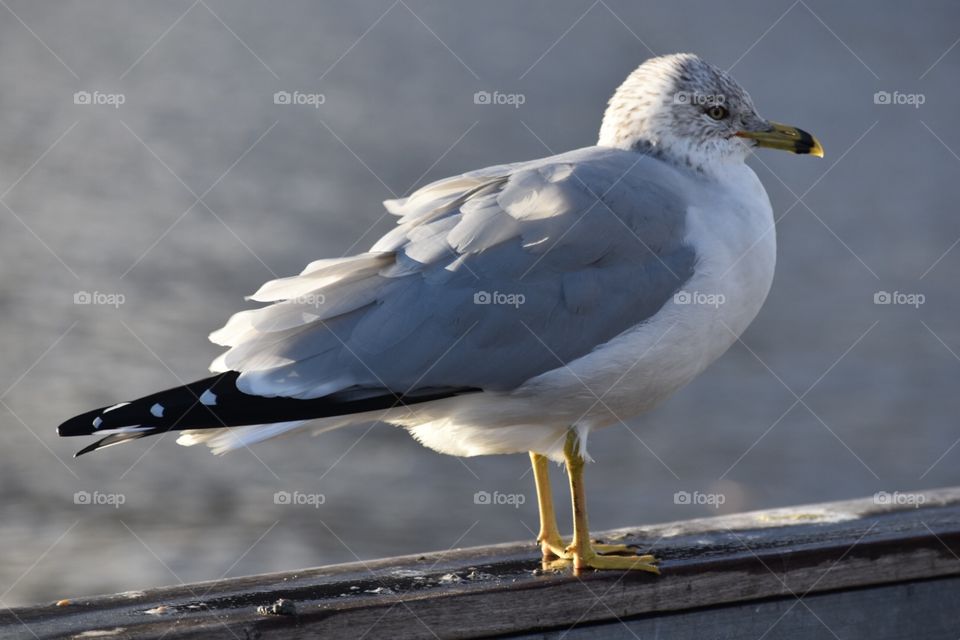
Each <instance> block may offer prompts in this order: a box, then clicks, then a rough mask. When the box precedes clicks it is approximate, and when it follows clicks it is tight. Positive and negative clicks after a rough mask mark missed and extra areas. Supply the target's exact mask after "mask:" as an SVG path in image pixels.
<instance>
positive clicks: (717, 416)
mask: <svg viewBox="0 0 960 640" xmlns="http://www.w3.org/2000/svg"><path fill="white" fill-rule="evenodd" d="M14 14H15V15H14ZM958 17H960V8H958V7H957V6H956V4H955V3H951V2H947V1H944V2H923V3H921V5H916V4H914V5H913V6H908V4H907V3H894V2H875V3H869V5H856V4H854V3H837V2H827V1H825V0H824V1H820V0H806V1H804V2H795V3H792V4H791V3H790V2H760V1H757V2H723V3H717V2H682V3H677V2H671V3H667V2H662V3H656V4H655V3H652V2H634V1H620V0H607V1H606V2H596V3H593V4H591V3H589V2H547V1H545V0H544V1H539V2H533V1H526V0H524V1H517V2H483V3H479V2H439V1H431V2H424V1H420V0H405V1H404V2H393V3H392V0H384V1H370V2H351V3H346V2H336V3H319V2H292V1H291V2H283V3H267V2H226V1H224V0H203V1H202V2H197V3H191V2H190V1H189V0H185V1H182V2H180V1H178V2H164V3H157V2H146V1H145V0H143V1H138V2H133V1H130V0H123V1H122V2H119V1H118V2H107V1H103V2H96V3H90V2H79V1H78V2H45V3H42V4H41V3H34V2H28V1H27V0H5V1H4V2H0V203H2V204H0V229H2V233H0V251H2V253H0V255H2V273H3V276H2V278H0V309H2V313H3V316H2V317H3V331H2V333H0V353H2V355H3V366H2V367H0V394H2V395H0V400H2V404H0V456H2V464H0V543H2V546H0V548H2V549H3V552H2V553H3V555H2V562H0V596H2V597H0V602H2V604H6V605H13V604H18V603H25V602H30V601H37V600H50V599H54V598H60V597H67V596H76V595H80V594H90V593H97V592H108V591H117V590H125V589H137V588H143V587H147V586H151V585H160V584H171V583H177V582H179V581H181V580H183V581H193V580H201V579H213V578H217V577H220V576H223V575H241V574H250V573H256V572H266V571H274V570H281V569H294V568H299V567H303V566H313V565H319V564H324V563H331V562H342V561H350V560H354V559H356V558H357V557H359V558H373V557H378V556H383V555H389V554H400V553H415V552H418V551H423V550H428V549H445V548H448V547H451V546H466V545H475V544H483V543H491V542H500V541H509V540H516V539H531V538H532V530H534V529H536V526H537V519H536V508H535V504H534V494H533V490H532V482H531V478H530V477H529V474H528V473H527V460H526V458H525V457H523V456H511V457H503V456H501V457H489V458H482V459H480V458H475V459H469V460H458V459H456V458H451V457H445V456H441V455H438V454H435V453H433V452H431V451H428V450H426V449H423V448H422V447H420V446H419V445H418V444H417V443H416V442H414V441H413V440H412V439H410V438H409V437H408V436H407V435H406V434H405V433H404V432H402V431H399V430H395V429H392V428H390V427H386V426H382V425H381V426H377V427H374V428H372V429H369V430H368V429H367V428H366V427H361V428H356V429H348V430H341V431H338V432H334V433H330V434H328V435H325V436H323V437H320V438H315V439H314V438H310V437H307V436H300V437H298V438H296V439H281V440H278V441H273V442H268V443H265V444H262V445H259V446H256V447H254V448H253V450H252V451H240V452H237V453H234V454H231V455H227V456H224V457H214V456H211V455H210V454H209V453H208V451H207V450H206V449H204V448H193V449H184V448H180V447H177V446H176V445H174V442H173V440H174V439H173V438H172V437H170V438H164V439H162V440H159V441H157V440H156V439H154V440H151V441H146V440H145V441H141V442H138V443H135V444H133V445H128V446H124V447H120V448H115V449H110V450H108V451H106V452H103V453H100V454H97V455H94V456H91V457H86V458H81V459H79V460H73V459H71V457H70V456H71V454H72V453H73V452H74V451H75V450H76V449H78V448H79V447H80V446H82V444H83V442H82V441H80V440H69V441H68V440H59V439H57V438H56V436H55V434H54V428H55V426H56V425H57V424H58V423H59V422H60V421H62V420H63V419H65V418H67V417H69V416H71V415H73V414H75V413H78V412H81V411H86V410H88V409H90V408H93V407H95V406H99V405H104V404H110V403H113V402H116V401H118V400H122V399H127V398H131V397H136V396H139V395H142V394H144V393H147V392H151V391H154V390H157V389H160V388H166V387H169V386H173V385H175V384H178V383H179V382H180V381H186V380H191V379H194V378H197V377H200V376H202V375H204V374H205V372H206V366H207V364H208V362H209V361H210V360H211V359H212V358H213V357H214V356H216V355H217V353H218V350H217V349H216V348H215V347H214V346H213V345H211V344H209V343H208V342H207V340H206V335H207V333H208V332H209V331H211V330H213V329H215V328H217V327H219V326H220V325H221V324H222V322H223V321H224V320H225V319H226V318H227V317H228V315H229V314H230V313H232V312H233V311H236V310H239V309H242V308H246V307H247V306H248V305H246V304H245V303H244V302H243V300H242V296H243V295H245V294H249V293H251V292H253V291H254V290H255V289H256V288H257V287H258V286H259V284H260V283H261V282H262V281H264V280H266V279H269V278H271V277H273V276H274V275H289V274H291V273H295V272H297V271H299V270H300V268H301V267H302V266H303V265H304V264H305V263H306V262H308V261H310V260H312V259H315V258H318V257H335V256H339V255H342V254H344V253H347V252H351V251H358V250H362V249H365V248H367V247H368V246H369V245H371V244H372V243H373V241H374V240H375V239H376V237H378V236H379V235H380V234H382V233H383V232H385V231H387V230H388V229H389V228H390V226H391V224H392V222H393V221H392V220H391V219H388V218H387V217H385V216H384V212H383V210H382V208H381V207H380V204H379V203H380V201H381V200H383V199H384V198H388V197H392V196H393V195H403V194H405V193H408V192H409V191H410V190H411V189H412V188H415V187H417V186H419V185H422V184H424V183H426V182H427V181H430V180H433V179H437V178H441V177H444V176H446V175H449V174H452V173H457V172H461V171H464V170H469V169H473V168H477V167H481V166H485V165H489V164H496V163H501V162H505V161H515V160H521V159H527V158H533V157H538V156H542V155H546V154H548V153H549V151H548V149H549V150H553V151H562V150H566V149H570V148H575V147H580V146H585V145H589V144H592V143H593V142H594V141H595V139H596V132H597V129H598V127H599V123H600V116H601V114H602V112H603V108H604V105H605V101H606V99H607V98H608V96H609V95H610V93H611V92H612V91H613V89H614V88H615V87H616V86H617V84H618V83H619V82H620V81H621V80H622V79H623V78H624V77H625V76H626V75H627V74H628V73H629V72H630V71H631V70H632V69H633V68H634V67H635V66H636V65H637V64H639V63H640V62H642V61H643V60H644V59H645V58H647V57H649V56H650V55H651V50H652V51H653V52H656V53H658V54H659V53H669V52H675V51H684V50H692V51H695V52H697V53H699V54H701V55H702V56H704V57H705V58H707V59H708V60H710V61H712V62H714V63H715V64H717V65H720V66H722V67H724V68H728V67H731V66H732V67H733V74H734V75H735V77H736V78H737V79H738V80H739V81H740V82H741V83H742V84H743V85H744V86H745V87H746V88H747V89H748V90H749V91H750V92H751V94H752V95H753V97H754V100H755V102H756V104H757V105H758V107H759V108H760V110H761V113H762V114H763V115H765V116H767V117H770V118H773V119H776V120H780V121H783V122H788V123H791V124H796V125H798V126H801V127H803V128H805V129H808V130H810V131H812V132H814V133H815V134H817V136H818V137H819V138H820V139H821V140H822V141H823V143H824V146H825V148H826V151H827V157H826V158H825V159H824V160H819V161H818V160H815V159H812V158H807V157H797V156H790V155H787V154H780V153H773V152H763V153H762V155H760V156H758V157H756V158H754V159H752V160H751V161H750V162H751V164H752V165H753V166H754V167H755V169H756V170H757V173H758V174H759V175H760V177H761V179H762V180H763V182H764V183H765V185H766V186H767V189H768V191H769V193H770V197H771V199H772V201H773V206H774V211H775V213H776V215H777V216H778V217H781V218H782V219H781V220H780V221H779V223H778V235H779V241H780V256H779V264H778V269H777V276H776V280H775V282H774V286H773V291H772V293H771V295H770V298H769V300H768V302H767V304H766V306H765V307H764V309H763V311H762V312H761V313H760V316H759V317H758V318H757V320H756V321H755V322H754V324H753V325H752V326H751V328H750V329H749V330H748V331H747V333H746V334H745V335H744V337H743V342H744V344H738V345H736V346H734V347H733V348H732V349H731V350H730V352H729V353H728V354H727V355H726V356H724V357H723V358H722V359H721V360H720V361H719V362H717V363H716V364H715V365H714V366H713V367H712V368H711V369H709V371H708V372H707V373H705V374H704V375H703V376H702V377H700V378H699V379H698V380H697V381H695V382H694V383H693V384H691V385H690V386H689V387H687V388H686V389H684V390H683V391H682V392H680V393H678V394H677V395H676V396H675V397H673V398H672V399H671V400H669V401H668V402H667V403H666V404H664V405H663V406H662V407H660V408H659V409H657V410H656V411H654V412H652V413H650V414H648V415H646V416H643V417H641V418H639V419H636V420H634V421H632V422H631V423H630V430H628V429H626V428H623V427H617V428H612V429H610V430H609V431H606V432H602V433H599V434H595V435H594V437H593V438H592V441H591V452H592V454H593V455H594V457H595V458H596V459H597V464H595V465H592V466H590V467H589V469H588V483H589V484H588V487H589V499H590V516H591V519H592V524H593V526H594V527H595V528H597V529H601V528H604V527H614V526H626V525H632V524H639V523H644V522H655V521H663V520H668V519H681V518H688V517H694V516H699V515H704V514H708V513H713V512H714V509H713V508H712V507H709V506H703V505H701V506H691V505H682V504H675V501H674V493H675V492H676V491H678V490H686V491H700V492H704V493H708V492H713V493H721V494H722V495H723V496H724V497H725V503H724V504H723V506H722V507H721V510H722V511H731V510H741V509H748V508H762V507H771V506H779V505H790V504H797V503H804V502H813V501H822V500H831V499H839V498H847V497H856V496H864V495H870V494H872V493H873V492H875V491H879V490H887V491H892V490H894V489H901V490H909V489H916V488H921V487H935V486H944V485H951V484H957V483H958V482H960V472H958V471H957V464H958V462H960V450H950V449H951V447H952V446H953V445H954V444H955V443H956V440H957V438H958V437H960V428H958V425H957V423H956V416H957V415H958V409H960V394H958V393H957V391H956V386H957V380H958V374H960V361H958V358H957V355H956V354H957V353H958V352H960V326H958V323H957V321H956V318H957V317H958V313H957V312H958V308H957V307H958V295H957V292H956V277H955V273H956V270H957V267H958V264H960V249H957V250H953V251H951V249H952V248H953V246H954V244H955V243H956V241H957V240H958V238H960V218H958V216H957V215H956V211H957V204H956V203H957V195H958V194H960V179H958V178H960V157H958V156H957V151H958V150H960V130H958V128H957V127H956V105H957V103H958V92H960V86H958V84H957V82H956V78H957V76H958V72H960V47H957V48H955V49H954V48H953V46H954V45H956V44H957V39H958V37H960V20H958ZM21 20H22V22H21ZM81 90H86V91H100V92H105V93H111V92H119V93H122V94H123V95H124V97H125V99H126V102H125V104H123V105H122V106H121V107H120V108H119V109H114V108H112V107H110V106H96V105H76V104H74V103H73V99H72V96H73V93H74V92H75V91H81ZM279 90H287V91H295V90H297V91H302V92H308V93H313V92H319V93H323V94H324V96H325V98H326V103H325V104H324V105H322V107H321V108H319V109H314V108H312V107H309V106H289V105H275V104H274V103H273V93H274V92H275V91H279ZM479 90H486V91H493V90H498V91H501V92H505V93H521V94H523V96H524V97H525V104H523V106H522V107H520V108H519V109H514V108H512V107H509V106H492V105H475V104H474V101H473V94H474V93H475V92H476V91H479ZM877 91H889V92H893V91H899V92H900V93H902V94H916V93H919V94H922V95H923V97H924V99H925V102H924V104H923V105H921V106H920V107H919V108H915V107H913V106H909V105H892V104H887V105H884V104H875V102H874V93H875V92H877ZM194 194H195V195H194ZM196 196H202V203H198V202H196ZM800 196H802V200H801V201H799V202H798V197H800ZM934 265H935V266H934ZM881 290H884V291H900V292H907V293H922V294H924V295H925V297H926V301H925V304H923V305H922V306H921V307H919V308H918V309H917V308H913V307H909V306H903V305H883V306H881V305H875V304H874V303H873V297H874V293H875V292H877V291H881ZM78 291H90V292H93V291H98V292H101V293H120V294H123V295H124V296H125V302H124V304H123V305H122V306H120V307H119V308H118V309H114V308H113V307H109V306H102V305H100V306H98V305H75V304H74V303H73V297H74V294H75V293H76V292H78ZM745 345H746V346H745ZM811 386H812V389H811ZM798 397H799V398H801V399H802V400H801V401H799V402H798ZM554 481H555V485H556V486H557V490H558V491H559V495H560V496H564V495H565V493H563V492H562V491H560V490H561V489H562V487H561V486H560V484H561V482H562V481H563V480H562V475H561V474H559V473H556V472H555V473H554ZM76 491H89V492H94V491H98V492H101V493H102V494H122V495H123V498H124V500H125V503H124V504H123V505H122V506H121V507H120V508H114V507H111V506H108V505H99V506H96V505H82V504H75V503H74V493H75V492H76ZM276 491H291V492H292V491H300V492H303V493H322V494H323V495H324V496H325V498H326V502H325V504H324V505H322V506H321V507H320V508H319V509H314V508H311V507H309V506H290V505H277V504H275V503H274V499H273V496H274V492H276ZM477 491H489V492H493V491H499V492H501V493H504V494H520V495H523V496H524V498H525V500H526V502H525V504H523V505H521V506H520V507H519V508H514V507H512V506H507V505H501V506H492V505H476V504H474V499H473V497H474V493H475V492H477ZM564 499H565V498H564ZM561 501H562V500H561ZM561 518H562V520H561V522H562V523H563V526H562V528H563V529H564V530H566V529H568V526H567V525H566V522H567V521H566V518H567V510H566V509H562V510H561Z"/></svg>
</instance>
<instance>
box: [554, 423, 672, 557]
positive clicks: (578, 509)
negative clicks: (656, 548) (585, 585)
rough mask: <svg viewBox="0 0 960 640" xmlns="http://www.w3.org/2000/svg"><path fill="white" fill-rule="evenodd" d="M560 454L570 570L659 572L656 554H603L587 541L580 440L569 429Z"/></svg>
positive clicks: (588, 531) (587, 532)
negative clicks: (569, 507) (566, 490)
mask: <svg viewBox="0 0 960 640" xmlns="http://www.w3.org/2000/svg"><path fill="white" fill-rule="evenodd" d="M563 455H564V459H565V461H566V465H567V475H568V476H569V478H570V498H571V500H572V502H573V542H572V543H571V544H570V546H569V547H567V552H568V554H569V556H572V558H573V570H574V572H575V573H579V572H580V571H582V570H583V569H587V568H590V569H615V570H639V571H649V572H651V573H657V574H659V573H660V569H658V568H657V565H656V562H657V560H656V558H654V557H653V556H651V555H632V556H603V555H600V554H598V553H597V549H596V548H595V547H594V545H593V544H592V543H591V542H590V526H589V524H588V523H587V501H586V494H585V492H584V488H583V467H584V461H583V456H582V455H580V441H579V439H578V438H577V435H576V433H575V432H574V431H573V430H572V429H571V430H570V432H569V433H568V434H567V440H566V443H564V447H563ZM618 546H619V545H618Z"/></svg>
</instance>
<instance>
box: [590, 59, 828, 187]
mask: <svg viewBox="0 0 960 640" xmlns="http://www.w3.org/2000/svg"><path fill="white" fill-rule="evenodd" d="M597 144H599V145H600V146H608V147H616V148H620V149H634V150H639V151H649V152H651V153H654V154H657V155H660V156H663V157H666V158H669V159H670V160H672V161H674V162H679V163H681V164H686V165H689V166H692V167H694V168H698V169H700V168H706V167H709V166H711V165H713V164H715V163H717V162H729V161H734V162H742V161H743V160H744V159H745V158H746V157H747V156H748V155H749V153H750V151H751V149H752V148H753V147H769V148H772V149H782V150H785V151H792V152H793V153H808V154H811V155H815V156H819V157H823V148H822V147H821V146H820V143H819V142H818V141H817V139H816V138H814V137H813V136H812V135H810V134H809V133H807V132H805V131H802V130H800V129H797V128H796V127H791V126H787V125H782V124H779V123H776V122H772V121H770V120H766V119H764V118H762V117H760V115H759V114H757V111H756V109H755V108H754V106H753V101H752V100H751V99H750V95H749V94H748V93H747V92H746V91H745V90H744V89H743V87H741V86H740V85H739V84H737V82H736V81H735V80H734V79H733V78H731V77H730V75H729V74H727V73H726V72H724V71H722V70H720V69H718V68H717V67H715V66H713V65H711V64H709V63H707V62H704V61H703V60H701V59H700V58H699V57H698V56H696V55H693V54H689V53H680V54H674V55H668V56H661V57H659V58H651V59H650V60H647V61H646V62H644V63H643V64H642V65H640V66H639V67H638V68H637V69H636V70H635V71H634V72H633V73H631V74H630V76H629V77H628V78H627V79H626V80H625V81H624V82H623V84H621V85H620V87H619V88H618V89H617V91H616V92H615V93H614V94H613V97H612V98H611V99H610V103H609V106H608V107H607V110H606V113H605V114H604V116H603V125H602V126H601V127H600V140H599V142H598V143H597Z"/></svg>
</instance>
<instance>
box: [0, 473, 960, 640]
mask: <svg viewBox="0 0 960 640" xmlns="http://www.w3.org/2000/svg"><path fill="white" fill-rule="evenodd" d="M914 495H922V496H923V498H922V499H923V504H922V506H921V507H920V508H915V507H913V506H909V505H899V506H898V505H887V504H881V505H878V504H875V500H874V499H872V498H868V499H863V500H853V501H845V502H836V503H828V504H821V505H812V506H806V507H795V508H790V509H778V510H769V511H759V512H752V513H745V514H737V515H731V516H721V517H716V518H705V519H698V520H689V521H684V522H675V523H669V524H662V525H652V526H638V527H631V528H629V529H623V530H617V531H611V532H607V533H606V534H601V535H600V537H602V538H604V539H605V540H617V541H620V540H623V541H626V542H628V543H631V544H636V545H638V546H639V547H640V549H641V550H643V551H649V552H652V553H655V554H656V555H657V556H658V557H659V558H660V559H661V561H662V562H661V567H662V570H663V575H662V576H660V577H657V576H653V575H650V574H646V573H641V572H637V573H630V574H623V573H613V572H610V573H591V574H588V575H585V576H581V577H579V578H577V577H574V576H572V575H570V574H569V573H557V574H553V573H548V574H543V573H542V572H540V571H539V556H538V551H537V549H536V548H535V546H534V545H533V544H532V543H523V544H502V545H493V546H488V547H476V548H471V549H458V550H454V551H450V552H444V553H431V554H425V555H420V556H407V557H399V558H388V559H382V560H376V561H372V562H367V563H351V564H343V565H335V566H330V567H322V568H316V569H305V570H303V571H297V572H289V573H276V574H268V575H260V576H251V577H245V578H233V579H228V580H219V581H214V582H206V583H196V584H189V585H181V586H176V587H165V588H160V589H153V590H150V591H146V592H136V593H128V594H115V595H108V596H98V597H91V598H77V599H72V600H71V602H70V604H69V605H67V606H56V604H55V603H52V602H51V603H49V604H45V605H38V606H32V607H21V608H16V609H8V610H6V611H2V612H0V637H2V638H62V637H82V636H80V635H79V634H83V633H85V632H108V633H111V632H112V635H100V636H94V635H93V634H92V633H88V635H87V636H86V637H105V638H110V637H114V638H136V639H141V638H143V639H148V638H154V639H159V638H161V637H162V638H165V639H166V640H173V639H175V638H211V639H220V638H224V639H227V640H235V639H237V638H242V639H246V638H264V639H268V638H283V639H285V640H287V639H299V638H317V637H323V638H359V637H361V636H362V637H365V638H369V639H373V638H482V637H490V636H506V637H525V638H534V637H536V638H552V637H560V635H561V634H564V633H567V635H565V636H564V637H567V638H601V637H603V638H617V637H630V638H633V637H635V635H636V636H640V637H647V636H648V635H654V636H655V637H656V633H661V634H663V633H664V630H665V629H667V628H669V629H670V630H671V632H670V633H669V634H666V635H661V636H660V637H671V638H674V637H675V638H757V637H760V636H761V635H763V633H765V630H766V629H775V630H773V631H770V632H769V633H768V634H767V636H766V637H768V638H793V637H797V638H800V637H803V638H819V637H824V638H833V637H842V638H845V639H846V638H861V637H862V638H874V639H875V638H888V637H889V638H895V637H923V638H939V637H944V638H946V637H950V638H956V637H958V636H960V607H958V605H960V596H958V594H960V578H956V577H953V576H960V557H958V556H960V488H957V489H943V490H937V491H928V492H923V493H920V494H914ZM58 595H66V594H58ZM280 599H283V600H286V601H289V602H286V603H283V605H282V606H279V607H278V606H274V605H275V604H276V602H277V600H280ZM938 603H939V604H938ZM291 606H292V608H291ZM271 607H272V608H273V610H274V611H279V612H292V613H288V614H287V615H275V614H271V613H269V610H270V608H271ZM706 608H709V610H707V609H706ZM258 609H259V611H258ZM811 610H813V612H814V613H811ZM871 612H872V613H871ZM818 617H819V618H820V620H818ZM911 617H912V618H913V619H914V623H913V624H912V625H911V624H909V620H910V619H911ZM884 620H887V621H886V622H882V621H884ZM858 621H859V622H858ZM866 623H870V624H869V625H868V626H864V625H866ZM921 623H922V625H921ZM664 625H668V626H667V627H665V626H664ZM764 625H766V626H764ZM571 628H572V629H573V632H570V633H568V631H569V630H570V629H571ZM921 628H922V629H923V633H921V634H920V635H914V636H909V635H902V634H903V633H906V632H913V631H917V632H919V630H920V629H921ZM705 629H707V630H712V631H711V632H710V634H707V635H704V630H705ZM758 629H759V632H757V630H758ZM836 629H842V630H843V633H842V634H841V633H839V632H837V633H836V635H834V631H835V630H836ZM657 630H659V631H657ZM858 630H859V631H858ZM881 631H882V632H883V633H885V634H887V635H883V634H881ZM641 632H642V633H641ZM951 632H952V634H951ZM364 634H366V635H364ZM897 634H900V635H897Z"/></svg>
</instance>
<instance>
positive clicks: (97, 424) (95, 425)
mask: <svg viewBox="0 0 960 640" xmlns="http://www.w3.org/2000/svg"><path fill="white" fill-rule="evenodd" d="M102 424H103V418H101V417H100V416H97V417H96V418H94V419H93V428H94V429H99V428H100V425H102Z"/></svg>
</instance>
